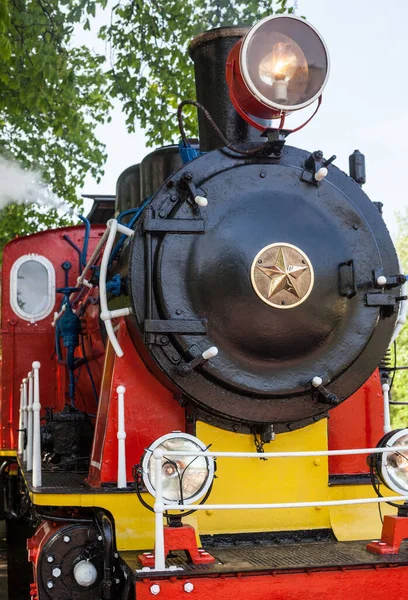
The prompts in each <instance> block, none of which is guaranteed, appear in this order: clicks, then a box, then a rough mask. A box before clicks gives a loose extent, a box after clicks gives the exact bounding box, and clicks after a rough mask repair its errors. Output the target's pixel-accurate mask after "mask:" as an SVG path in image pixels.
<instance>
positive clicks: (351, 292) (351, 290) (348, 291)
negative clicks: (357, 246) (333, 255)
mask: <svg viewBox="0 0 408 600" xmlns="http://www.w3.org/2000/svg"><path fill="white" fill-rule="evenodd" d="M345 268H347V270H351V286H350V285H348V284H346V285H344V281H343V279H344V269H345ZM347 279H348V277H347ZM339 293H340V296H344V297H346V298H353V297H354V296H355V295H356V294H357V283H356V271H355V266H354V260H353V259H352V258H350V260H346V262H342V263H340V264H339Z"/></svg>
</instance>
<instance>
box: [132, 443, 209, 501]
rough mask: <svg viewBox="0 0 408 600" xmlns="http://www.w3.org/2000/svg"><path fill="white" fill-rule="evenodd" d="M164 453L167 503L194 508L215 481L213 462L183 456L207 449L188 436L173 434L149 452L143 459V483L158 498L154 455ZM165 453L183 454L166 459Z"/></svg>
mask: <svg viewBox="0 0 408 600" xmlns="http://www.w3.org/2000/svg"><path fill="white" fill-rule="evenodd" d="M156 449H160V450H161V451H162V452H163V458H162V463H161V469H162V472H161V477H162V493H163V502H164V503H174V502H179V501H182V502H183V504H191V503H193V502H195V501H196V500H199V499H200V498H202V497H203V496H204V494H205V493H206V492H207V491H208V490H209V488H210V486H211V484H212V482H213V479H214V460H213V459H212V458H211V457H207V456H183V454H182V453H183V451H184V452H185V451H190V452H191V451H192V452H204V451H205V450H207V448H206V446H205V445H204V444H203V442H201V441H200V440H199V439H197V438H196V437H194V436H192V435H189V434H188V433H180V432H173V433H169V434H168V435H164V436H162V437H161V438H159V439H158V440H156V441H155V442H153V444H152V445H151V446H149V448H148V449H147V450H146V453H145V454H144V456H143V459H142V469H143V482H144V484H145V486H146V488H147V489H148V491H149V492H150V493H151V494H152V496H155V477H156V461H155V459H154V457H153V452H154V451H155V450H156ZM166 452H180V454H179V455H175V456H166Z"/></svg>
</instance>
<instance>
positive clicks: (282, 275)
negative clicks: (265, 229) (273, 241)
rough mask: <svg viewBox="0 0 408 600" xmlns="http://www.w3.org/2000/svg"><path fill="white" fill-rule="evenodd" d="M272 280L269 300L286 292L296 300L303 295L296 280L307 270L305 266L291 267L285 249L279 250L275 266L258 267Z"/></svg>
mask: <svg viewBox="0 0 408 600" xmlns="http://www.w3.org/2000/svg"><path fill="white" fill-rule="evenodd" d="M257 268H258V269H259V270H260V271H262V273H265V275H267V276H268V277H269V279H270V280H271V282H270V284H269V291H268V298H273V296H275V295H276V294H277V293H278V292H281V291H282V290H286V291H287V292H289V293H290V294H293V296H296V298H300V297H301V294H300V292H299V289H298V287H297V284H296V280H297V279H298V278H299V277H301V276H302V274H303V272H304V271H306V270H307V267H306V266H303V265H290V264H288V262H287V259H286V256H285V252H284V251H283V248H279V251H278V255H277V257H276V261H275V264H273V265H270V266H262V267H261V266H259V265H258V266H257Z"/></svg>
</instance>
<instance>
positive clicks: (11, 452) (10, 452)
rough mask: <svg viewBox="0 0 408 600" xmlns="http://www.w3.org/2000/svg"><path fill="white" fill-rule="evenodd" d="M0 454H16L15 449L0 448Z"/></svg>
mask: <svg viewBox="0 0 408 600" xmlns="http://www.w3.org/2000/svg"><path fill="white" fill-rule="evenodd" d="M0 456H17V450H0Z"/></svg>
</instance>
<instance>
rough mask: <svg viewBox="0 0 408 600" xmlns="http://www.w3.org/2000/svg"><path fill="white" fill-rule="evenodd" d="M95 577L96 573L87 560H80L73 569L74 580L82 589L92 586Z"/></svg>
mask: <svg viewBox="0 0 408 600" xmlns="http://www.w3.org/2000/svg"><path fill="white" fill-rule="evenodd" d="M97 576H98V571H97V570H96V567H95V565H94V564H93V563H91V562H89V560H80V561H79V563H77V564H76V565H75V567H74V579H75V581H76V582H77V584H78V585H81V586H82V587H89V586H90V585H92V584H94V583H95V581H96V578H97Z"/></svg>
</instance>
